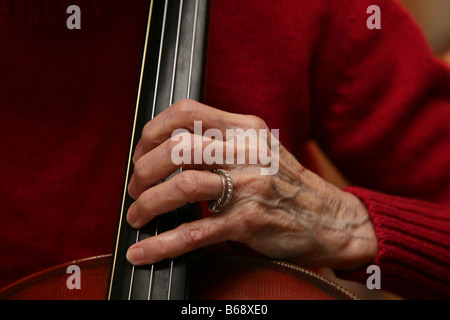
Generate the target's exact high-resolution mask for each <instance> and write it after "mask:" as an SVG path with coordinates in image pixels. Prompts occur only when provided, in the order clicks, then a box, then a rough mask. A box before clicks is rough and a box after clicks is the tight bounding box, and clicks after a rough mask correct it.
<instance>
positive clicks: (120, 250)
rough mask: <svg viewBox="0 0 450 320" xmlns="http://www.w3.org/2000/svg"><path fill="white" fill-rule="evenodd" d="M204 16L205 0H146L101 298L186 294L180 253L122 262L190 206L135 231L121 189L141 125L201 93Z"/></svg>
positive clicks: (158, 297) (159, 297)
mask: <svg viewBox="0 0 450 320" xmlns="http://www.w3.org/2000/svg"><path fill="white" fill-rule="evenodd" d="M208 16H209V12H208V0H170V1H169V0H151V1H150V4H149V15H148V23H147V32H146V37H145V44H144V50H143V58H142V66H141V75H140V79H139V89H138V94H137V100H136V111H135V118H134V124H133V128H132V135H131V141H130V151H129V157H128V163H127V170H126V176H125V183H124V188H123V197H122V205H121V208H120V212H119V219H118V220H119V221H118V227H117V234H116V242H115V248H114V252H113V259H112V266H111V274H110V282H109V287H108V291H107V299H115V300H116V299H120V300H126V299H131V300H143V299H156V300H166V299H168V300H171V299H175V300H176V299H184V298H187V280H188V279H187V262H186V259H185V258H184V257H181V258H177V259H170V260H164V261H162V262H160V263H157V264H154V265H149V266H144V267H134V266H132V265H131V264H130V263H129V262H128V261H127V260H126V252H127V250H128V248H129V247H130V246H131V245H133V244H134V243H136V242H138V241H141V240H143V239H145V238H148V237H152V236H155V235H156V234H159V233H162V232H164V231H167V230H169V229H173V228H175V227H176V226H177V225H178V224H180V223H182V222H183V221H182V219H189V218H190V217H192V216H193V214H194V208H193V207H192V206H186V207H183V208H180V209H178V210H176V211H173V212H169V213H167V214H164V215H162V216H159V217H158V218H157V219H155V220H153V221H152V222H150V223H149V224H148V225H146V226H145V227H143V228H141V229H139V230H135V229H133V228H131V227H130V226H129V225H128V223H127V221H126V213H127V211H128V208H129V207H130V205H131V204H132V203H133V201H134V200H133V199H131V197H130V196H129V195H128V193H127V186H128V183H129V179H130V178H131V175H132V173H133V170H134V168H133V163H132V160H131V159H132V157H133V151H134V150H135V147H136V144H137V142H138V141H139V139H140V134H141V132H142V129H143V127H144V125H145V124H146V123H147V122H148V121H151V119H153V118H154V117H155V116H156V115H157V114H159V113H160V112H162V111H163V110H164V109H166V108H167V107H169V106H170V105H172V104H173V103H174V102H176V101H178V100H181V99H186V98H187V99H193V100H197V101H199V100H200V99H201V97H202V88H203V71H204V61H205V51H206V37H207V34H206V33H207V32H206V31H207V24H208Z"/></svg>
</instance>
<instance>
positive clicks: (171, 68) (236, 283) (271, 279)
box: [0, 0, 358, 300]
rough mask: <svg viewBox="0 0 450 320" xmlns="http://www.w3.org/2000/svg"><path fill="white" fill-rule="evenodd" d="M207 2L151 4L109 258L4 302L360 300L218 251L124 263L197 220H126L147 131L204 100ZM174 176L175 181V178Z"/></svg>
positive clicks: (335, 287)
mask: <svg viewBox="0 0 450 320" xmlns="http://www.w3.org/2000/svg"><path fill="white" fill-rule="evenodd" d="M207 25H208V1H207V0H170V1H169V0H151V1H150V3H149V13H148V22H147V30H146V36H145V44H144V52H143V58H142V66H141V74H140V78H139V86H138V94H137V101H136V110H135V117H134V123H133V128H132V134H131V141H130V149H129V157H128V163H127V170H126V176H125V179H124V188H123V197H122V203H121V207H120V210H119V217H118V224H117V225H118V226H117V233H116V241H115V246H114V251H113V253H112V254H111V255H106V256H98V257H91V258H87V259H83V260H77V261H72V262H69V263H67V264H64V265H60V266H56V267H53V268H51V269H48V270H45V271H42V272H39V273H37V274H34V275H31V276H29V277H27V278H25V279H23V280H20V281H18V282H16V283H14V284H12V285H10V286H8V287H6V288H4V289H2V290H1V291H0V299H39V300H72V299H73V300H79V299H84V300H98V299H101V300H103V299H107V300H181V299H192V300H196V299H199V300H204V299H209V300H222V299H223V300H235V299H237V300H242V299H251V300H255V299H257V300H287V299H293V300H303V299H313V300H324V299H331V300H336V299H350V300H354V299H358V297H357V296H356V295H355V294H353V293H352V292H350V291H349V290H347V289H345V288H344V287H342V286H341V285H339V284H336V283H335V282H333V281H331V280H329V279H327V278H326V277H324V276H322V275H321V274H319V273H316V272H313V271H311V270H308V269H306V268H302V267H300V266H296V265H293V264H291V263H288V262H285V261H280V260H272V259H267V258H262V257H255V256H249V255H235V254H224V253H222V252H220V251H217V250H215V248H214V247H211V248H205V249H203V250H198V251H196V252H193V253H191V254H187V255H185V256H182V257H179V258H175V259H166V260H164V261H162V262H159V263H156V264H153V265H149V266H143V267H135V266H133V265H131V264H130V263H128V261H127V260H126V258H125V256H126V251H127V249H128V248H129V247H130V246H131V245H132V244H134V243H136V242H138V241H140V240H143V239H145V238H147V237H151V236H154V235H156V234H158V233H161V232H164V231H166V230H169V229H172V228H174V227H176V226H177V225H179V224H181V223H183V222H185V221H188V220H191V219H195V218H196V216H197V215H198V213H199V206H198V204H197V205H195V204H192V205H186V206H184V207H182V208H179V209H178V210H175V211H173V212H169V213H167V214H165V215H162V216H160V217H158V218H157V219H155V220H154V221H152V222H150V223H149V224H148V225H146V226H145V227H143V228H141V229H139V230H135V229H133V228H131V227H130V226H129V225H128V223H127V221H126V219H125V213H126V212H127V210H128V208H129V206H130V205H131V204H132V202H133V200H132V199H131V198H130V196H129V195H128V193H127V187H126V186H127V185H128V183H129V178H130V177H131V174H132V172H133V163H132V160H131V159H132V156H133V150H134V149H135V147H136V144H137V141H139V133H140V132H142V128H143V126H144V124H145V123H147V122H148V121H151V119H152V118H153V117H154V116H156V115H157V114H158V113H160V112H162V111H163V110H164V109H165V108H166V107H167V106H169V105H171V104H173V103H174V102H175V101H178V100H180V99H186V98H187V99H193V100H201V97H202V83H203V70H204V65H205V60H206V56H205V52H206V45H207V41H206V40H207ZM175 174H176V173H175ZM72 265H76V266H78V267H79V268H80V270H81V279H82V284H81V289H76V290H73V289H69V288H68V285H67V281H68V276H69V275H68V274H67V270H68V268H69V266H72Z"/></svg>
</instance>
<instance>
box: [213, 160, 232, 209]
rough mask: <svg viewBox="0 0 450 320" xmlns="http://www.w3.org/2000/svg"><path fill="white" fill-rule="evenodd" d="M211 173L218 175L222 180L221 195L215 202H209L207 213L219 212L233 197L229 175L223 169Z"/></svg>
mask: <svg viewBox="0 0 450 320" xmlns="http://www.w3.org/2000/svg"><path fill="white" fill-rule="evenodd" d="M213 173H216V174H218V175H219V176H220V177H221V178H222V195H221V196H220V197H219V199H217V200H216V201H210V202H209V207H208V211H210V212H219V211H221V210H222V208H223V207H225V206H226V205H227V204H228V203H229V202H230V200H231V197H232V195H233V181H231V177H230V174H229V173H228V172H227V171H225V170H223V169H216V170H214V171H213Z"/></svg>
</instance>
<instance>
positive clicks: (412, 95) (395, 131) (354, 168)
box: [311, 0, 450, 298]
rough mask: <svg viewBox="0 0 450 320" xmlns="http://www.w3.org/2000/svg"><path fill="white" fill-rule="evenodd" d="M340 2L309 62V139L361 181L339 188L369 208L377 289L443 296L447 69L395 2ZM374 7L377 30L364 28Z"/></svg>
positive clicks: (448, 274) (449, 293)
mask: <svg viewBox="0 0 450 320" xmlns="http://www.w3.org/2000/svg"><path fill="white" fill-rule="evenodd" d="M336 3H337V1H336ZM338 3H339V6H338V5H337V4H335V2H333V4H332V5H333V6H336V7H335V8H331V9H330V10H331V11H332V12H333V14H330V17H329V22H328V23H327V24H326V25H327V26H335V28H331V27H325V28H324V29H323V31H322V38H321V41H320V43H319V45H318V49H317V54H316V57H315V59H314V60H315V61H316V63H315V64H314V63H313V67H312V68H313V73H312V74H313V76H312V80H311V81H312V83H311V86H312V98H311V100H312V102H311V104H312V110H313V119H312V121H313V126H312V128H313V129H312V136H313V137H314V139H316V140H317V142H318V143H319V145H320V146H321V147H322V148H323V149H324V151H325V152H326V153H327V155H328V156H329V157H330V158H331V159H332V160H333V161H334V163H335V164H336V165H337V166H338V168H339V169H340V170H341V172H342V173H343V174H344V175H345V176H346V178H347V179H348V180H349V181H350V182H351V183H352V185H354V186H358V187H351V188H347V189H345V190H346V191H347V192H350V193H353V194H354V195H356V196H357V197H358V198H360V199H361V200H362V201H363V202H364V203H365V204H366V206H367V208H368V211H369V214H370V217H371V219H372V222H373V224H374V227H375V230H376V234H377V236H378V241H379V251H378V255H377V256H376V258H375V260H374V261H373V263H372V264H377V265H378V266H379V267H380V270H381V279H382V288H383V289H387V290H390V291H393V292H395V293H397V294H400V295H402V296H403V297H405V298H425V297H426V298H436V297H441V298H442V297H446V298H449V297H450V245H449V244H450V237H449V235H450V209H449V205H450V126H449V123H450V122H449V120H450V71H449V69H448V68H447V67H446V66H445V65H444V64H443V63H442V62H440V61H439V60H438V59H437V58H436V57H435V56H434V55H433V53H432V52H431V50H430V49H429V47H428V45H427V44H426V42H425V39H424V37H423V35H422V33H421V32H420V31H419V29H418V27H417V26H416V25H415V24H414V22H413V21H412V19H411V17H410V16H409V15H408V14H407V13H406V11H404V10H403V9H402V8H401V7H399V6H398V4H396V3H395V2H393V1H365V0H362V1H339V2H338ZM372 4H377V5H378V6H379V7H380V9H381V29H380V30H369V29H368V28H367V27H366V20H367V19H368V17H369V16H370V15H369V14H367V13H366V10H367V8H368V7H369V6H370V5H372ZM337 26H338V28H337ZM324 92H326V94H323V93H324ZM364 271H365V270H364ZM339 275H340V276H341V277H345V278H347V279H359V280H361V281H366V279H367V277H368V275H367V274H366V273H365V272H362V271H359V272H355V273H352V274H342V273H340V274H339Z"/></svg>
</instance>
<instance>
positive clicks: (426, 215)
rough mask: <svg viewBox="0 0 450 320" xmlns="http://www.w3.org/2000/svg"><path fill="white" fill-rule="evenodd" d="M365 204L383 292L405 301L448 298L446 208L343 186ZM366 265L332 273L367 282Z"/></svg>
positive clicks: (449, 214)
mask: <svg viewBox="0 0 450 320" xmlns="http://www.w3.org/2000/svg"><path fill="white" fill-rule="evenodd" d="M344 191H346V192H349V193H352V194H353V195H355V196H357V197H358V198H359V199H361V200H362V201H363V202H364V203H365V204H366V206H367V208H368V212H369V215H370V218H371V220H372V222H373V225H374V228H375V233H376V235H377V237H378V253H377V256H376V258H375V260H374V261H373V262H372V263H371V264H372V265H377V266H378V267H380V270H381V289H383V290H386V291H390V292H392V293H395V294H398V295H400V296H401V297H403V298H406V299H449V298H450V208H448V207H444V206H439V205H434V204H430V203H426V202H422V201H418V200H411V199H406V198H401V197H394V196H389V195H385V194H381V193H378V192H374V191H369V190H366V189H363V188H358V187H349V188H345V189H344ZM366 270H367V266H366V267H365V268H362V269H360V270H357V271H354V272H349V273H348V272H336V275H337V276H338V277H340V278H343V279H347V280H353V281H358V282H362V283H366V281H367V279H368V277H369V276H370V275H371V274H368V273H366Z"/></svg>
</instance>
